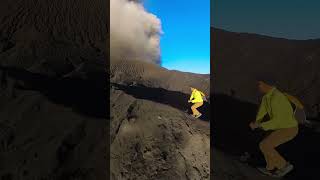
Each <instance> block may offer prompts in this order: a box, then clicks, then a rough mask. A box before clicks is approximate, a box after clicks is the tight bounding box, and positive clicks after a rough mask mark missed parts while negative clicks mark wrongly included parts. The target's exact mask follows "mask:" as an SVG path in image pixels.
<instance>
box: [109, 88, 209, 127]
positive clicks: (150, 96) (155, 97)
mask: <svg viewBox="0 0 320 180" xmlns="http://www.w3.org/2000/svg"><path fill="white" fill-rule="evenodd" d="M111 86H114V87H115V88H117V89H119V90H121V91H124V92H125V93H127V94H129V95H132V96H133V97H135V98H137V99H145V100H150V101H154V102H157V103H161V104H166V105H169V106H171V107H174V108H176V109H179V110H181V111H184V112H186V113H189V114H190V113H191V110H190V107H191V103H188V100H189V97H190V95H188V94H184V93H181V92H177V91H169V90H166V89H163V88H150V87H145V86H143V85H136V86H126V85H120V84H114V83H112V84H111ZM198 110H199V111H200V112H201V113H202V116H201V117H200V119H201V120H204V121H209V120H210V116H209V115H210V104H209V103H207V102H205V103H204V105H203V106H202V107H200V108H198Z"/></svg>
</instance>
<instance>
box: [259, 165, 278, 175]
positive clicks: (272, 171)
mask: <svg viewBox="0 0 320 180" xmlns="http://www.w3.org/2000/svg"><path fill="white" fill-rule="evenodd" d="M257 169H258V170H259V171H260V172H261V173H262V174H264V175H268V176H273V175H274V174H275V171H276V170H268V169H267V168H264V167H259V168H257Z"/></svg>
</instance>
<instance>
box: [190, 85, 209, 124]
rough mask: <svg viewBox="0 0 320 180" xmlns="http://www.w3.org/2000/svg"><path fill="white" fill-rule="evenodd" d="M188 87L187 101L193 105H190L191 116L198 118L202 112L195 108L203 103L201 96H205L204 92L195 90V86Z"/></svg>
mask: <svg viewBox="0 0 320 180" xmlns="http://www.w3.org/2000/svg"><path fill="white" fill-rule="evenodd" d="M190 89H191V96H190V98H189V101H188V102H191V103H193V105H192V106H191V110H192V116H193V117H195V118H199V117H200V116H201V115H202V114H201V113H200V112H199V111H198V110H197V108H199V107H201V106H202V105H203V97H205V94H204V93H203V92H201V91H199V90H197V89H196V88H193V87H190Z"/></svg>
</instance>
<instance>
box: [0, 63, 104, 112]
mask: <svg viewBox="0 0 320 180" xmlns="http://www.w3.org/2000/svg"><path fill="white" fill-rule="evenodd" d="M0 71H1V73H2V78H1V85H3V84H6V86H10V85H8V82H7V81H8V79H12V80H11V81H12V82H13V83H12V85H11V86H13V88H11V89H13V91H14V92H12V94H13V98H14V96H15V94H16V93H15V90H16V89H17V90H32V91H38V92H40V93H41V94H43V95H45V96H46V97H47V98H48V99H49V100H50V101H52V102H54V103H56V104H61V105H64V106H67V107H71V108H72V109H73V110H74V111H76V112H78V113H81V114H84V115H87V116H91V117H96V118H106V117H107V114H108V109H107V107H108V95H109V93H108V89H107V75H106V73H104V72H103V71H102V72H92V73H89V74H88V76H87V77H88V78H86V79H83V78H72V77H66V78H56V77H50V76H46V75H43V74H38V73H31V72H29V71H26V70H23V69H18V68H11V67H10V68H8V67H0ZM7 88H8V87H7Z"/></svg>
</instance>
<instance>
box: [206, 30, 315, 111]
mask: <svg viewBox="0 0 320 180" xmlns="http://www.w3.org/2000/svg"><path fill="white" fill-rule="evenodd" d="M211 34H212V41H213V46H212V47H211V48H212V52H214V53H213V59H212V62H213V74H214V84H215V85H214V91H215V92H217V93H224V94H228V95H229V94H233V95H234V96H236V97H237V98H240V99H242V100H246V101H250V102H254V103H257V102H258V99H257V97H258V94H257V90H256V82H255V80H256V79H255V78H257V77H258V76H259V75H260V76H261V74H271V75H272V76H274V78H275V79H276V80H278V87H279V88H280V89H282V90H284V91H287V92H288V93H289V94H293V95H296V96H297V97H299V98H301V99H302V101H303V102H304V103H305V105H306V108H307V111H308V115H309V116H315V114H316V111H317V110H316V109H315V108H313V107H316V106H314V105H317V104H319V103H320V93H319V90H320V73H319V72H320V71H319V68H320V40H305V41H297V40H287V39H279V38H272V37H267V36H261V35H255V34H246V33H233V32H227V31H224V30H220V29H214V28H212V29H211Z"/></svg>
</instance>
